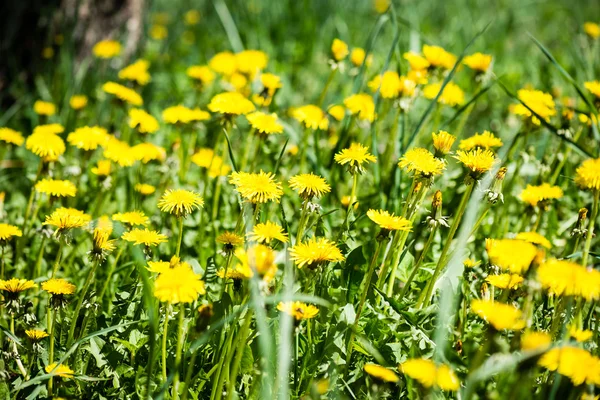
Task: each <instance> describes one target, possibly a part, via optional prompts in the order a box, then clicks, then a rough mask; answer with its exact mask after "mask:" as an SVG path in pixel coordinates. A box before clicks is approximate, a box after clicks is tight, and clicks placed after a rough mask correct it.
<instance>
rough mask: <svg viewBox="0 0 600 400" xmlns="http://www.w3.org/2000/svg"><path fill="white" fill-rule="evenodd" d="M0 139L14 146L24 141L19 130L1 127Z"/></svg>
mask: <svg viewBox="0 0 600 400" xmlns="http://www.w3.org/2000/svg"><path fill="white" fill-rule="evenodd" d="M0 140H1V141H3V142H5V143H9V144H14V145H15V146H21V145H22V144H23V142H24V141H25V139H24V138H23V135H22V134H21V132H17V131H15V130H14V129H10V128H2V127H0Z"/></svg>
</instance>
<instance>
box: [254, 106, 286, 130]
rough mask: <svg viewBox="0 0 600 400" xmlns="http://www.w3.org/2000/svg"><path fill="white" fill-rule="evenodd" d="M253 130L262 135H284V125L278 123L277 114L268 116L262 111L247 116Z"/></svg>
mask: <svg viewBox="0 0 600 400" xmlns="http://www.w3.org/2000/svg"><path fill="white" fill-rule="evenodd" d="M246 118H247V119H248V122H249V123H250V126H252V128H254V129H256V130H257V131H258V132H260V133H265V134H274V133H282V132H283V125H281V124H280V123H279V122H278V121H277V114H266V113H263V112H260V111H257V112H253V113H251V114H248V115H246Z"/></svg>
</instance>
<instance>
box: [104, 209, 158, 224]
mask: <svg viewBox="0 0 600 400" xmlns="http://www.w3.org/2000/svg"><path fill="white" fill-rule="evenodd" d="M112 220H113V221H118V222H122V223H124V224H127V225H129V226H130V227H133V226H136V225H142V226H147V225H148V224H149V223H150V218H148V217H147V216H146V214H144V212H143V211H129V212H125V213H116V214H113V215H112Z"/></svg>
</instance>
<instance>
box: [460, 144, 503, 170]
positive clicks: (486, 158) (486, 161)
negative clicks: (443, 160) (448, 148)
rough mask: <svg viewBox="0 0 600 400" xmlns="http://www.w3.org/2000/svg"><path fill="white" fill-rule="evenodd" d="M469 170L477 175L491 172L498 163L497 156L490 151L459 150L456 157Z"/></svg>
mask: <svg viewBox="0 0 600 400" xmlns="http://www.w3.org/2000/svg"><path fill="white" fill-rule="evenodd" d="M454 158H456V159H457V160H458V161H460V162H461V163H462V164H463V165H464V166H465V167H466V168H467V169H469V170H470V171H471V172H472V173H474V174H476V175H481V174H483V173H484V172H487V171H489V170H490V169H492V167H493V166H494V163H495V162H496V156H495V155H494V153H493V152H492V151H490V150H483V149H475V150H470V151H462V150H457V151H456V156H455V157H454Z"/></svg>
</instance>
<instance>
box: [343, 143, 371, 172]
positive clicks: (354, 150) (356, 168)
mask: <svg viewBox="0 0 600 400" xmlns="http://www.w3.org/2000/svg"><path fill="white" fill-rule="evenodd" d="M334 159H335V162H337V163H338V164H340V165H347V166H348V169H349V170H350V171H351V172H352V173H360V174H362V173H363V172H364V171H365V170H364V167H363V164H365V165H366V164H368V163H370V162H377V158H376V157H375V156H374V155H373V154H371V153H369V147H367V146H363V145H362V144H360V143H352V144H351V145H350V147H349V148H347V149H343V150H342V151H340V152H339V153H337V154H336V155H335V156H334Z"/></svg>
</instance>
